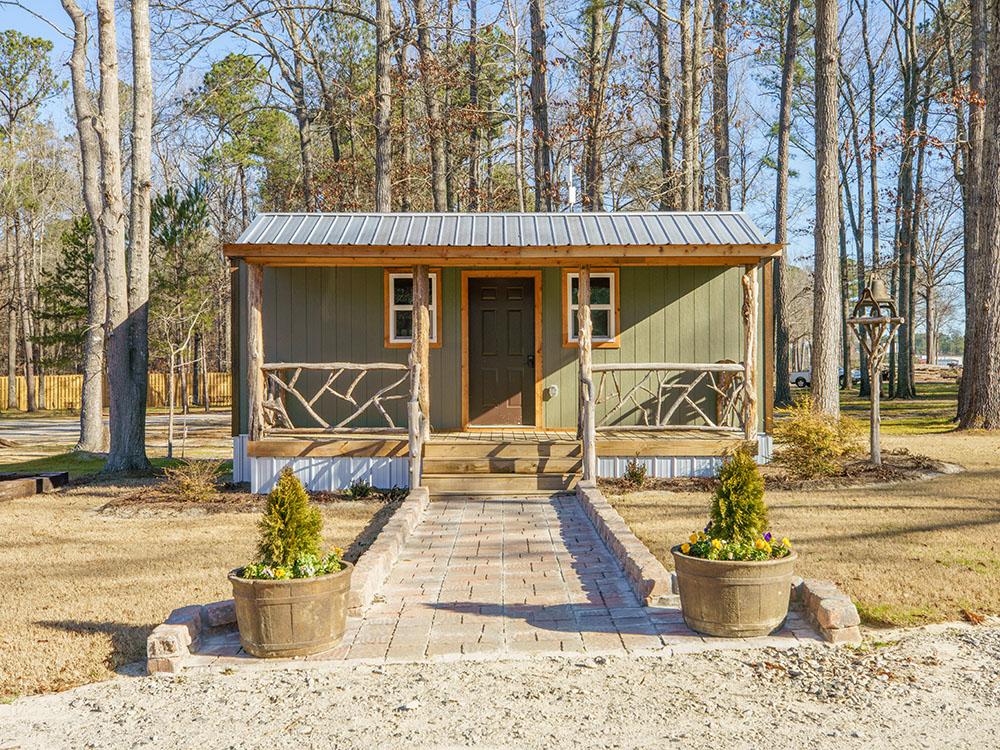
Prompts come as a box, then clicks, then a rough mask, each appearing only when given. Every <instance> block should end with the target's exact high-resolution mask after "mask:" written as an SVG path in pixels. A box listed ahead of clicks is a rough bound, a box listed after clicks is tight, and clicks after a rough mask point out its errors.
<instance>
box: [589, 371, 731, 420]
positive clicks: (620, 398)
mask: <svg viewBox="0 0 1000 750" xmlns="http://www.w3.org/2000/svg"><path fill="white" fill-rule="evenodd" d="M592 370H593V372H594V376H595V377H598V376H599V379H598V383H597V388H596V396H595V397H594V404H595V406H596V405H600V404H605V405H607V407H608V408H607V409H606V410H605V412H604V415H603V419H602V420H601V422H602V424H600V425H598V426H597V429H615V430H629V429H631V430H645V429H657V430H669V429H686V430H718V431H725V432H742V431H744V430H745V424H744V420H745V418H746V415H745V411H746V403H745V402H746V393H745V388H744V377H745V376H744V370H745V368H744V366H743V364H742V363H738V362H718V363H715V364H708V363H705V364H689V363H676V362H636V363H625V364H604V365H593V367H592ZM625 373H635V380H634V382H632V383H626V384H625V385H623V381H624V377H623V375H624V374H625ZM677 373H693V374H694V376H693V377H690V378H684V379H676V378H675V377H674V376H675V375H676V374H677ZM586 385H587V384H585V386H586ZM696 389H698V392H701V393H704V392H705V390H707V391H708V392H710V393H714V394H715V396H716V409H715V414H714V415H713V414H711V413H710V412H711V410H707V409H705V408H703V404H701V405H700V404H699V403H698V402H697V401H696V400H695V399H694V398H693V397H692V396H693V395H694V394H695V393H696ZM682 406H684V407H686V408H687V409H690V410H691V411H693V412H694V413H695V414H697V415H698V416H700V417H701V418H702V420H704V424H702V425H691V424H671V421H670V420H671V418H672V417H673V416H674V415H675V414H676V413H677V411H678V410H679V409H680V408H681V407H682ZM626 409H630V410H633V411H635V412H636V413H638V415H639V417H640V419H641V422H642V423H641V424H635V425H616V424H609V422H611V421H612V420H613V419H614V418H616V417H620V416H622V415H623V414H624V412H625V410H626Z"/></svg>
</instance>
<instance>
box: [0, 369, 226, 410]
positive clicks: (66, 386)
mask: <svg viewBox="0 0 1000 750" xmlns="http://www.w3.org/2000/svg"><path fill="white" fill-rule="evenodd" d="M206 379H207V383H206V385H207V388H208V405H209V406H229V405H230V404H231V403H232V379H231V377H230V374H229V373H228V372H210V373H207V378H206ZM175 385H176V387H175V390H174V392H175V393H176V394H177V399H176V401H175V402H174V403H175V404H177V405H180V394H181V382H180V378H177V382H176V384H175ZM192 386H193V384H192V383H190V382H189V384H188V394H189V403H193V402H194V399H195V396H194V393H193V387H192ZM82 388H83V375H46V376H45V408H46V409H79V408H80V390H81V389H82ZM7 396H8V394H7V376H6V375H4V376H0V410H7V409H10V408H11V404H10V403H9V402H8V398H7ZM146 398H147V399H148V402H147V405H148V406H149V407H151V408H160V407H165V406H166V405H167V376H166V373H162V372H151V373H149V385H148V386H147V390H146ZM104 405H105V406H107V405H108V384H107V381H105V383H104ZM13 408H16V409H20V410H21V411H24V410H25V409H27V408H28V389H27V386H26V384H25V381H24V376H23V375H18V376H17V402H16V404H14V405H13Z"/></svg>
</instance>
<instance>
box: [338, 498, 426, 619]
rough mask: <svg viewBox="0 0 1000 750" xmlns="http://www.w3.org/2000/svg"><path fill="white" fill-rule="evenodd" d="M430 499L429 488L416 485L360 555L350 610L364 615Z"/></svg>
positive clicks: (348, 608)
mask: <svg viewBox="0 0 1000 750" xmlns="http://www.w3.org/2000/svg"><path fill="white" fill-rule="evenodd" d="M429 502H430V492H429V491H428V490H427V488H426V487H415V488H414V489H412V490H410V492H409V493H408V494H407V496H406V499H404V500H403V502H402V503H401V504H400V506H399V508H397V509H396V512H395V513H393V514H392V518H390V519H389V520H388V521H387V522H386V524H385V526H383V527H382V530H381V531H379V533H378V536H377V537H375V541H374V542H372V544H371V546H370V547H369V548H368V549H367V550H365V552H364V554H362V555H361V557H359V558H358V561H357V563H355V565H354V573H353V575H352V576H351V593H350V594H348V597H347V613H348V614H349V615H351V616H357V615H360V614H361V613H362V612H364V611H365V610H366V609H367V608H368V607H369V606H370V605H371V603H372V601H373V600H374V599H375V596H376V595H377V594H378V592H379V591H381V590H382V585H383V584H384V583H385V579H386V578H388V577H389V570H390V569H391V568H392V566H393V565H395V564H396V560H398V559H399V553H400V550H402V549H403V545H404V544H405V543H406V540H407V539H408V538H409V536H410V534H412V533H413V529H415V528H416V526H417V524H418V523H420V521H421V519H423V517H424V512H425V511H426V510H427V504H428V503H429Z"/></svg>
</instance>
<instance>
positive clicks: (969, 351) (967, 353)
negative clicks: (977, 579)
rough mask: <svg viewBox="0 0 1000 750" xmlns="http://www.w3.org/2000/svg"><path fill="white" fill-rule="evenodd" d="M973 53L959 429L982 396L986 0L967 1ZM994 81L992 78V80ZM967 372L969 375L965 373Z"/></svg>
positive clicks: (972, 415) (974, 417)
mask: <svg viewBox="0 0 1000 750" xmlns="http://www.w3.org/2000/svg"><path fill="white" fill-rule="evenodd" d="M969 11H970V12H969V21H970V25H971V31H972V33H971V37H972V38H971V54H970V67H969V100H970V101H969V128H968V132H969V142H968V146H967V147H966V161H965V174H964V179H963V182H962V187H963V191H962V192H963V198H964V200H963V218H962V222H963V233H964V239H965V257H964V261H963V270H964V272H965V274H964V275H965V350H964V354H963V358H962V364H963V367H962V380H961V383H960V384H959V389H958V418H959V423H960V424H961V425H962V426H963V427H967V426H969V425H972V424H975V423H976V422H977V416H978V415H977V414H976V413H975V409H974V404H978V403H979V401H980V399H979V398H978V397H977V396H975V395H974V394H973V389H974V388H976V387H977V385H978V384H979V382H980V381H979V380H978V379H977V378H976V377H975V376H974V375H973V373H974V372H976V371H977V370H979V354H980V351H979V349H980V342H979V341H978V339H977V338H976V337H977V336H978V331H979V328H978V326H977V320H976V317H977V315H978V313H979V297H980V288H981V284H980V280H979V278H978V274H979V270H980V263H979V254H980V234H979V232H980V229H981V224H982V223H983V219H982V218H981V213H982V210H983V207H982V199H983V192H984V189H985V185H984V184H983V182H984V175H985V174H986V173H985V172H984V171H983V158H984V154H983V150H984V145H985V144H984V140H983V136H984V133H985V129H986V107H985V106H984V105H983V102H984V96H985V93H986V83H987V80H986V79H987V67H986V66H987V47H988V34H989V20H988V2H987V0H969ZM991 83H992V82H991ZM966 373H968V374H966Z"/></svg>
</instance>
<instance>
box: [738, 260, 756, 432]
mask: <svg viewBox="0 0 1000 750" xmlns="http://www.w3.org/2000/svg"><path fill="white" fill-rule="evenodd" d="M742 286H743V434H744V437H745V438H746V439H747V440H752V441H754V442H756V440H757V317H758V314H759V313H758V307H759V299H758V297H759V295H758V290H757V266H756V265H752V266H751V265H748V266H745V267H744V269H743V278H742Z"/></svg>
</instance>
